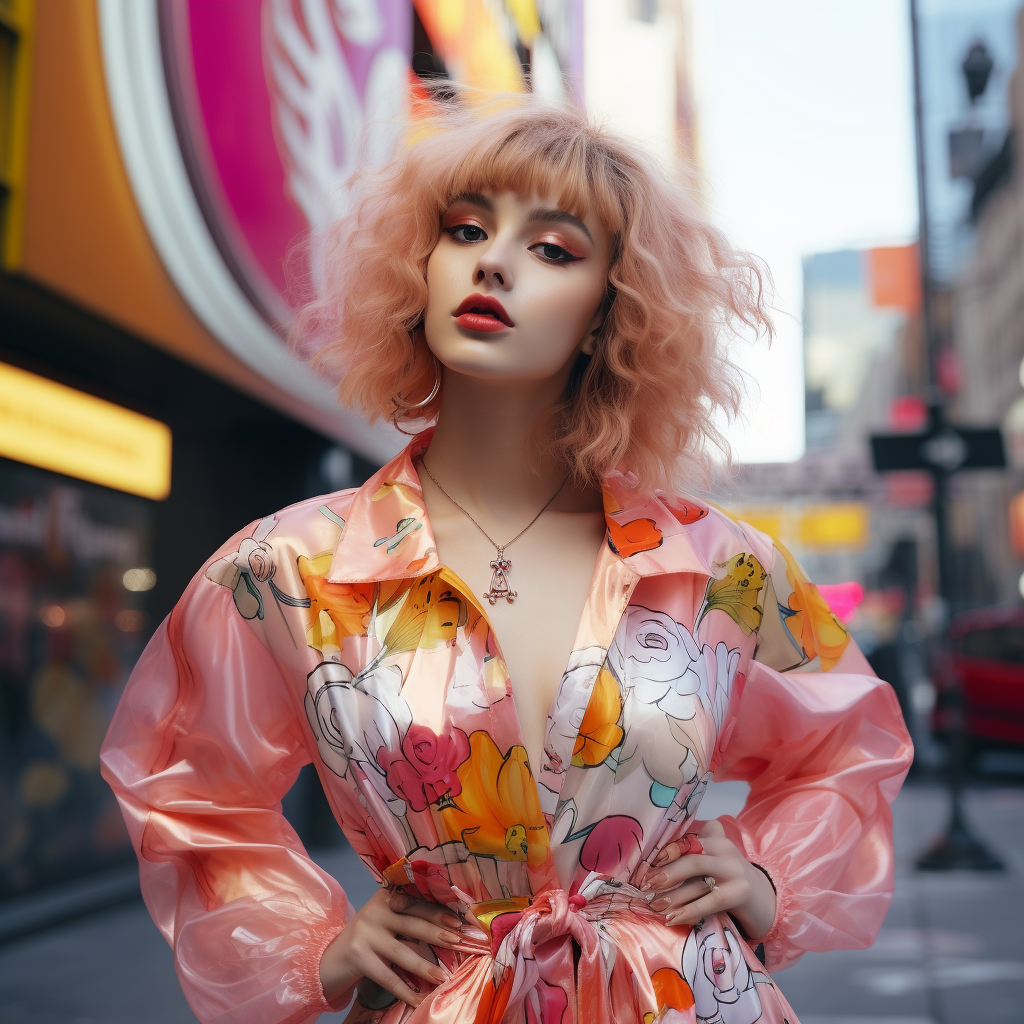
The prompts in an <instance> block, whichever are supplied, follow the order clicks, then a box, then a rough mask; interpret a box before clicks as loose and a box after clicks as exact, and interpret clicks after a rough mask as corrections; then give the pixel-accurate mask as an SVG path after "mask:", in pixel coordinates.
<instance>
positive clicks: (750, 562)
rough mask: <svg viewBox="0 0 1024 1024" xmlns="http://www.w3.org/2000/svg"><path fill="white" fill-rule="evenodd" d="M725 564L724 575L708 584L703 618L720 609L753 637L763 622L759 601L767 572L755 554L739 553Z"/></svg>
mask: <svg viewBox="0 0 1024 1024" xmlns="http://www.w3.org/2000/svg"><path fill="white" fill-rule="evenodd" d="M722 567H723V568H725V569H726V573H725V575H724V576H723V577H722V578H721V579H717V580H711V581H710V582H709V583H708V592H707V595H706V596H705V599H704V610H703V612H701V618H703V617H704V616H705V615H707V613H708V612H709V611H711V609H712V608H718V609H720V610H721V611H723V612H725V613H726V615H728V616H729V618H731V619H732V620H733V621H734V622H735V623H736V624H737V625H738V626H739V627H740V629H742V630H743V632H744V633H745V634H746V635H747V636H750V634H751V633H753V632H754V631H755V630H756V629H757V628H758V626H760V625H761V614H762V613H761V608H760V604H759V602H760V600H761V591H762V590H763V589H764V581H765V579H766V578H767V576H768V574H767V573H766V572H765V570H764V566H762V565H761V563H760V562H759V561H758V560H757V559H756V558H755V557H754V556H753V555H748V554H745V553H744V554H739V555H736V556H735V557H733V558H732V559H730V560H729V561H728V562H725V563H723V566H722Z"/></svg>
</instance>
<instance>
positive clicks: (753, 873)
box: [731, 861, 776, 943]
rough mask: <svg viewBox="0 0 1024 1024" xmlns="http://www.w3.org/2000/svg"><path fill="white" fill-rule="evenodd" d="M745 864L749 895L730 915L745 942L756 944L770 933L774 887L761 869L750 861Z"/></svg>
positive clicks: (773, 912)
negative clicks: (741, 932)
mask: <svg viewBox="0 0 1024 1024" xmlns="http://www.w3.org/2000/svg"><path fill="white" fill-rule="evenodd" d="M746 864H747V869H748V870H747V872H746V873H747V884H748V886H749V889H750V895H749V896H748V898H747V899H746V900H745V901H744V903H743V904H741V905H740V906H738V907H736V908H735V909H733V910H732V911H731V913H732V917H733V918H734V919H735V920H736V923H737V924H738V925H739V926H740V928H741V929H742V930H743V933H744V937H745V938H746V940H747V941H748V942H750V943H758V942H760V941H761V940H762V939H763V938H764V937H765V936H766V935H767V934H768V933H769V932H770V931H771V928H772V924H773V923H774V922H775V910H776V898H775V885H774V884H773V882H772V880H771V878H770V877H769V876H768V873H767V872H766V871H765V870H764V869H763V868H761V867H759V866H758V865H757V864H753V863H751V862H750V861H747V862H746Z"/></svg>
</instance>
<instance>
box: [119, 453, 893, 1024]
mask: <svg viewBox="0 0 1024 1024" xmlns="http://www.w3.org/2000/svg"><path fill="white" fill-rule="evenodd" d="M428 443H429V433H427V434H424V435H421V436H420V437H418V438H416V439H415V440H414V441H413V442H412V444H411V445H410V446H409V447H408V448H407V449H406V450H405V451H404V452H402V453H401V454H400V455H399V456H397V457H396V458H395V459H394V460H393V461H392V462H391V463H389V464H388V465H387V466H385V467H384V468H383V469H381V470H380V471H379V472H378V473H377V474H376V475H375V476H373V477H372V478H371V479H370V480H369V481H367V483H366V484H364V485H363V486H362V487H360V488H358V489H354V490H350V491H344V492H340V493H337V494H333V495H329V496H327V497H323V498H316V499H312V500H310V501H307V502H303V503H301V504H299V505H295V506H293V507H291V508H288V509H285V510H284V511H282V512H279V513H277V514H276V515H273V516H269V517H267V518H265V519H263V520H261V521H259V522H258V523H256V524H254V525H253V526H251V527H249V528H247V529H246V530H244V531H242V533H241V534H239V535H238V536H236V537H235V538H233V539H232V540H231V541H229V542H228V544H226V545H225V546H224V547H223V548H222V549H221V550H220V551H219V552H218V553H217V554H216V555H215V556H214V557H213V559H212V560H211V561H210V562H209V564H208V565H207V566H205V567H204V569H203V571H201V572H200V573H199V574H198V575H197V576H196V578H195V579H194V580H193V582H192V584H191V585H190V586H189V588H188V590H187V591H186V593H185V595H184V596H183V597H182V599H181V601H180V602H179V604H178V605H177V606H176V608H175V610H174V611H173V612H172V614H171V615H170V616H169V618H168V619H167V621H166V622H165V623H164V624H163V625H162V626H161V627H160V629H159V630H158V631H157V633H156V635H155V636H154V638H153V640H152V642H151V643H150V645H149V646H148V648H147V650H146V652H145V654H144V655H143V657H142V659H141V660H140V662H139V664H138V667H137V668H136V670H135V672H134V674H133V676H132V678H131V680H130V682H129V684H128V687H127V689H126V691H125V694H124V696H123V698H122V700H121V704H120V706H119V708H118V711H117V714H116V716H115V718H114V721H113V723H112V725H111V727H110V731H109V733H108V736H107V739H106V742H105V745H104V750H103V754H102V762H103V771H104V775H105V777H106V778H107V780H108V781H109V782H110V784H111V786H112V787H113V788H114V790H115V792H116V793H117V796H118V798H119V800H120V801H121V805H122V808H123V811H124V815H125V820H126V821H127V823H128V827H129V830H130V832H131V834H132V838H133V841H134V843H135V847H136V850H137V853H138V856H139V863H140V868H141V876H142V885H143V893H144V895H145V898H146V902H147V905H148V907H149V909H150V911H151V913H152V915H153V917H154V919H155V921H156V923H157V925H158V927H159V928H160V929H161V931H162V932H163V934H164V935H165V937H166V938H167V940H168V941H169V942H170V943H171V944H172V945H173V947H174V951H175V955H176V958H177V963H178V974H179V977H180V979H181V982H182V986H183V988H184V989H185V992H186V995H187V997H188V999H189V1002H190V1004H191V1006H192V1008H193V1010H194V1011H195V1013H196V1015H197V1016H198V1017H199V1018H200V1019H201V1020H203V1021H213V1020H216V1021H218V1022H229V1021H230V1022H235V1021H237V1022H245V1024H270V1022H279V1021H306V1020H309V1021H312V1020H314V1019H315V1018H316V1016H317V1015H318V1014H319V1013H321V1012H323V1011H327V1010H330V1009H332V1007H331V1006H329V1004H328V1003H327V1002H326V1001H325V999H324V996H323V992H322V989H321V986H320V981H319V962H320V957H321V955H322V953H323V951H324V949H325V948H326V947H327V945H328V944H329V943H330V942H331V941H332V939H333V938H334V937H335V936H336V935H337V934H338V932H339V931H340V930H341V929H342V928H343V927H344V925H345V921H346V919H347V918H348V917H350V916H351V910H350V908H349V907H348V905H347V903H346V899H345V895H344V892H343V891H342V888H341V887H340V886H339V884H338V882H337V881H336V880H335V879H333V878H331V877H330V876H329V875H328V874H327V873H326V872H324V871H323V870H322V869H320V868H319V867H318V866H317V865H316V864H314V863H313V862H312V861H311V860H310V858H309V857H308V855H307V854H306V852H305V850H304V849H303V847H302V844H301V843H300V842H299V840H298V838H297V836H296V835H295V833H294V831H293V830H292V829H291V827H290V826H289V825H288V823H287V821H286V820H285V818H284V817H283V815H282V814H281V804H280V801H281V798H282V796H283V795H284V794H285V793H286V792H287V790H288V788H289V787H290V786H291V784H292V783H293V782H294V780H295V778H296V775H297V773H298V771H299V770H300V768H301V767H302V766H303V765H304V764H307V763H309V762H310V761H312V762H313V763H314V764H315V765H316V768H317V771H318V772H319V775H320V779H321V781H322V782H323V785H324V789H325V791H326V793H327V796H328V799H329V801H330V804H331V807H332V809H333V811H334V813H335V815H336V817H337V819H338V821H339V822H340V824H341V826H342V828H343V829H344V832H345V835H346V836H347V838H348V840H349V842H350V843H351V844H352V846H353V848H354V849H355V850H356V851H357V852H358V854H359V856H360V857H361V859H362V860H363V862H364V863H365V864H366V866H367V868H368V869H369V870H370V871H371V872H372V873H373V874H374V876H375V877H376V879H377V880H378V882H379V883H380V885H382V886H387V887H390V888H394V889H400V890H402V891H404V892H407V893H409V894H412V895H415V896H417V897H419V898H423V899H428V900H433V901H437V902H439V903H442V904H446V905H448V906H449V907H451V908H453V909H455V910H456V911H465V910H471V911H472V912H473V913H474V914H475V915H476V917H477V918H478V919H479V920H480V921H481V922H483V923H484V925H485V926H486V928H487V929H488V932H489V934H488V936H487V940H486V941H482V940H481V941H480V942H479V944H478V946H477V947H472V948H471V949H470V950H469V951H467V952H453V951H451V950H448V949H444V948H431V947H430V946H426V945H419V946H418V949H419V951H420V952H421V954H422V955H424V956H425V957H427V958H428V959H430V960H432V961H435V962H437V963H440V964H441V965H442V966H443V968H444V969H445V971H446V972H447V973H448V974H449V975H450V977H449V979H448V980H447V981H446V982H444V983H442V984H440V985H438V986H437V987H436V988H433V989H432V990H430V991H429V994H428V995H427V998H425V999H424V1001H423V1003H422V1004H421V1005H420V1006H419V1007H418V1008H417V1009H416V1010H413V1009H412V1008H410V1007H408V1006H406V1005H405V1004H404V1003H400V1002H396V1001H395V999H394V997H392V996H391V995H390V994H389V993H387V992H385V991H381V990H377V989H373V990H370V989H369V988H365V989H364V988H363V987H360V988H359V990H358V992H357V994H356V1000H355V1003H354V1005H353V1008H352V1010H351V1014H350V1017H349V1019H350V1020H353V1021H384V1022H388V1024H391V1022H397V1021H406V1020H408V1021H423V1022H433V1024H455V1022H463V1021H468V1022H478V1024H484V1022H493V1024H498V1022H500V1021H503V1020H506V1021H516V1022H528V1024H537V1022H543V1024H571V1022H574V1021H577V1020H585V1021H587V1022H588V1024H591V1022H592V1024H610V1022H611V1021H615V1022H637V1024H639V1022H641V1021H642V1022H644V1024H652V1022H655V1021H661V1022H665V1024H688V1022H694V1024H696V1022H708V1024H711V1022H715V1024H717V1022H723V1024H753V1022H754V1021H757V1020H763V1021H765V1022H766V1024H769V1022H770V1024H782V1022H783V1021H788V1022H789V1024H796V1021H797V1018H796V1016H795V1014H794V1013H793V1011H792V1009H791V1008H789V1006H788V1004H787V1003H786V1001H785V999H784V998H783V996H782V995H781V993H780V992H779V991H778V989H777V987H776V986H775V984H774V982H773V981H772V979H771V976H770V974H769V971H771V970H775V969H778V968H781V967H785V966H787V965H789V964H791V963H793V962H794V961H795V960H796V959H797V958H798V957H799V956H800V955H801V954H802V953H803V952H804V951H806V950H825V949H833V948H837V947H842V946H864V945H867V944H868V943H870V942H871V941H872V939H873V938H874V936H875V934H876V932H877V930H878V928H879V927H880V925H881V922H882V919H883V917H884V915H885V912H886V909H887V906H888V902H889V899H890V896H891V891H892V881H893V865H892V843H891V816H890V811H889V804H890V803H891V801H892V799H893V798H894V797H895V795H896V792H897V790H898V789H899V786H900V783H901V781H902V779H903V777H904V775H905V773H906V770H907V767H908V765H909V761H910V757H911V747H910V742H909V738H908V736H907V733H906V730H905V728H904V725H903V721H902V719H901V717H900V712H899V709H898V706H897V702H896V700H895V697H894V695H893V693H892V690H891V689H890V687H889V686H888V685H886V684H884V683H882V682H880V681H879V680H877V679H876V678H875V677H874V676H873V674H872V673H871V670H870V669H869V667H868V666H867V664H866V662H865V661H864V659H863V657H862V656H861V654H860V652H859V651H858V650H857V648H856V646H855V644H853V643H852V642H851V639H850V637H849V635H848V634H847V632H846V630H845V629H844V627H843V625H842V624H841V623H840V622H839V621H838V620H837V619H836V618H835V616H834V615H833V614H832V613H831V611H830V610H829V608H828V605H827V604H826V603H825V601H824V600H823V598H822V597H821V595H820V593H819V592H818V590H817V589H816V588H815V587H814V586H813V584H811V583H810V582H808V580H807V579H806V577H805V576H804V574H803V572H802V571H801V569H800V567H799V566H798V565H797V563H796V562H795V561H794V560H793V558H792V557H791V556H790V555H789V554H788V553H787V552H786V551H785V549H784V548H783V547H782V546H781V545H779V544H776V543H773V542H772V540H771V539H770V538H768V537H767V536H765V535H764V534H761V533H759V532H757V531H756V530H753V529H752V528H750V527H749V526H746V525H744V524H743V523H737V522H734V521H732V520H731V519H730V518H729V517H728V516H726V515H725V514H724V513H722V512H720V511H719V510H717V509H715V508H714V507H710V506H708V505H706V504H704V503H701V502H699V501H696V500H692V499H689V498H685V497H680V496H666V495H663V494H654V495H641V494H637V493H636V492H635V491H634V490H633V488H632V486H631V482H630V479H629V477H628V475H624V474H612V475H611V476H609V477H608V478H607V479H606V480H605V482H604V501H605V511H606V523H607V544H605V545H604V546H603V548H602V550H601V552H600V554H599V556H598V559H597V563H596V566H595V569H594V575H593V579H592V582H591V586H590V592H589V597H588V599H587V603H586V606H585V609H584V613H583V617H582V620H581V622H580V624H579V631H578V634H577V637H576V642H575V644H574V649H573V651H572V655H571V657H570V658H569V661H568V664H567V665H566V668H565V672H564V675H563V677H562V680H561V683H560V686H559V688H558V690H557V694H556V697H555V700H554V703H553V706H552V707H551V709H550V713H549V716H548V722H547V732H546V740H545V745H544V754H543V758H542V762H541V763H540V764H539V765H531V764H530V762H529V760H528V759H527V756H526V751H525V749H524V747H523V742H522V736H521V731H520V726H519V719H518V716H517V713H516V707H515V680H510V679H509V675H508V672H507V670H506V667H505V663H504V661H503V659H502V655H501V651H500V649H499V648H498V645H497V641H496V638H495V635H494V631H493V629H492V627H491V624H490V622H489V621H488V618H487V613H486V608H485V606H484V604H483V603H482V601H481V597H480V596H479V595H475V594H473V593H471V592H469V589H468V588H467V587H466V586H465V585H464V584H463V583H462V581H461V580H460V579H459V578H458V577H457V576H456V575H455V574H454V573H452V572H451V571H450V570H448V569H447V568H446V567H445V566H443V565H441V564H440V563H439V561H438V557H437V552H436V549H435V546H434V543H433V538H432V534H431V529H430V523H429V522H428V520H427V517H426V515H425V512H424V507H423V496H422V491H421V488H420V482H419V478H418V476H417V473H416V470H415V468H414V464H413V459H414V457H415V456H416V455H417V454H418V453H419V452H420V451H422V450H424V449H425V447H426V445H427V444H428ZM712 777H714V778H716V779H743V780H746V781H748V782H749V784H750V787H751V790H750V795H749V798H748V800H747V802H746V806H745V807H744V809H743V811H742V813H740V814H739V815H738V816H736V817H735V818H733V817H727V818H723V819H721V820H722V824H723V825H724V827H725V829H726V833H727V835H728V836H729V838H730V839H732V841H733V842H735V843H736V845H737V846H738V847H739V848H740V849H741V850H742V851H743V852H744V853H745V855H746V856H747V857H748V858H749V859H750V860H751V861H752V862H753V863H755V864H757V865H759V866H760V867H761V868H762V869H763V870H764V871H765V872H766V873H767V874H768V876H769V878H770V879H771V881H772V884H773V886H774V887H775V890H776V894H777V897H776V907H777V909H776V916H775V921H774V924H773V925H772V928H771V931H770V933H769V934H768V935H767V936H766V937H765V939H764V942H763V947H764V953H763V955H764V963H765V965H766V966H765V965H763V964H762V962H761V960H759V959H758V958H757V957H756V956H755V955H754V954H753V952H752V951H751V949H750V947H749V945H748V944H747V942H746V941H745V938H744V936H743V935H742V933H741V930H740V928H739V927H738V926H737V925H736V923H735V922H734V921H732V919H731V918H730V917H729V916H728V915H725V914H721V915H716V916H715V917H712V918H708V919H706V920H705V921H704V922H702V923H701V924H700V925H698V926H697V927H695V928H689V927H669V926H668V925H666V924H665V923H664V921H663V919H662V917H660V916H659V915H657V914H655V913H654V912H652V911H651V909H650V908H649V906H648V898H649V897H648V894H646V893H644V892H642V891H641V888H640V887H641V885H642V883H643V881H644V878H645V876H646V874H647V872H648V870H649V868H650V865H651V863H652V861H653V860H654V859H655V858H656V857H657V855H658V853H659V852H660V851H661V850H662V849H664V847H665V846H666V845H667V844H668V843H670V842H673V841H674V840H677V839H679V838H681V837H682V836H683V835H684V834H685V833H687V832H688V831H689V832H692V831H695V830H697V829H699V827H700V825H699V823H698V821H697V815H698V810H699V804H700V799H701V795H702V793H703V791H704V789H705V788H706V786H707V783H708V782H709V780H710V779H711V778H712ZM415 984H419V985H421V986H422V985H423V984H424V983H423V982H422V980H419V981H417V982H415ZM371 988H372V987H371ZM349 995H351V994H349ZM347 1002H348V997H346V998H345V999H344V1000H342V1001H341V1002H340V1003H339V1004H338V1005H337V1006H336V1007H334V1008H335V1009H337V1008H341V1006H342V1004H347Z"/></svg>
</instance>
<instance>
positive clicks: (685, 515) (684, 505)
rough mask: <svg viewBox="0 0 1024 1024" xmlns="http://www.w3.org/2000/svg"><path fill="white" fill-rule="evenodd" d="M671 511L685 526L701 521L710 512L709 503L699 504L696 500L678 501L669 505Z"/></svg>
mask: <svg viewBox="0 0 1024 1024" xmlns="http://www.w3.org/2000/svg"><path fill="white" fill-rule="evenodd" d="M669 511H670V512H671V513H672V515H674V516H675V517H676V519H677V520H678V521H679V523H681V524H682V525H683V526H690V525H691V524H693V523H697V522H700V520H701V519H703V518H704V517H705V516H706V515H707V514H708V513H709V512H710V509H709V508H708V507H707V505H698V504H697V502H695V501H677V502H674V503H673V504H671V505H669Z"/></svg>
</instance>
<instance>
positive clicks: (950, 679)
mask: <svg viewBox="0 0 1024 1024" xmlns="http://www.w3.org/2000/svg"><path fill="white" fill-rule="evenodd" d="M949 638H950V645H949V653H948V654H947V655H945V656H944V657H943V659H942V661H941V663H940V664H939V665H938V666H937V671H936V673H935V684H936V688H937V690H938V692H937V695H936V696H937V700H936V703H935V710H934V712H933V716H932V728H933V729H934V730H935V732H936V733H937V734H942V733H945V732H946V728H947V722H948V718H949V713H950V696H951V689H952V686H953V685H954V679H959V680H960V685H961V686H962V687H963V698H964V705H963V706H964V716H965V717H964V722H965V724H966V729H967V735H968V737H969V738H970V740H971V745H972V747H975V748H977V747H980V746H1024V607H1017V608H984V609H979V610H978V611H972V612H962V613H961V614H959V615H955V616H954V617H953V619H952V621H951V622H950V626H949Z"/></svg>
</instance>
